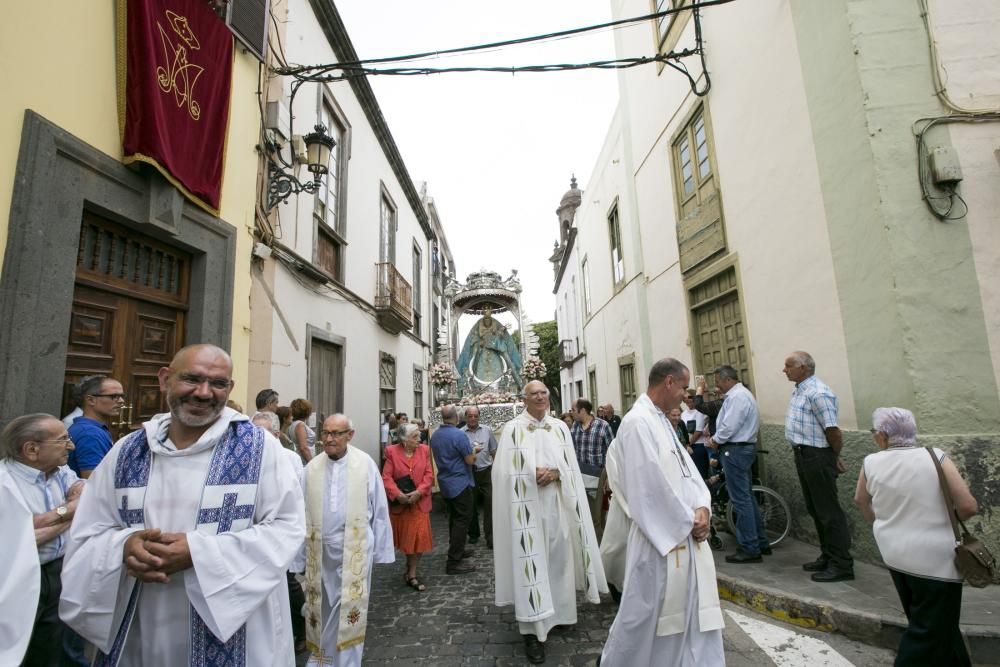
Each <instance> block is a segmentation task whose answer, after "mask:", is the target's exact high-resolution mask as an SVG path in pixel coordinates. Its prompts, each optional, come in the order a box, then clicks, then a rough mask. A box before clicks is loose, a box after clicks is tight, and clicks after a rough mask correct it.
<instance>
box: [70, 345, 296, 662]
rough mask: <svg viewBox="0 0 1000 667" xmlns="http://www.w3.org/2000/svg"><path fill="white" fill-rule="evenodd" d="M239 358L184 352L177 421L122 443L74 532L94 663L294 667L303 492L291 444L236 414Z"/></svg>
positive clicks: (78, 600)
mask: <svg viewBox="0 0 1000 667" xmlns="http://www.w3.org/2000/svg"><path fill="white" fill-rule="evenodd" d="M232 369H233V368H232V360H231V359H230V358H229V355H228V354H227V353H226V352H225V351H224V350H222V349H220V348H218V347H215V346H213V345H192V346H189V347H186V348H183V349H181V350H180V351H179V352H178V353H177V354H176V356H175V357H174V359H173V361H171V363H170V366H169V368H161V369H160V371H159V381H160V390H161V392H163V393H164V394H165V395H166V399H167V405H168V406H169V408H170V412H169V413H167V414H161V415H156V416H155V417H153V418H152V419H151V420H150V421H148V422H146V423H145V424H143V427H142V428H141V429H139V430H138V431H135V432H133V433H132V434H130V435H128V436H126V437H124V438H122V439H121V440H119V441H118V442H117V443H116V444H115V446H114V447H113V448H112V450H111V451H110V452H109V453H108V455H107V456H106V457H105V458H104V460H103V461H101V463H100V464H99V465H98V466H97V469H96V470H95V471H94V474H93V475H92V476H91V478H90V479H89V480H87V488H86V492H85V493H84V494H83V496H82V497H81V499H80V506H79V508H78V509H77V514H76V519H75V520H74V521H73V527H72V529H71V530H70V534H69V535H70V539H69V545H68V547H67V550H66V561H65V563H64V565H63V590H62V599H61V603H60V605H59V613H60V616H61V617H62V619H63V620H64V621H65V622H66V623H67V624H69V625H70V626H71V627H72V628H73V629H74V630H76V631H77V632H78V633H80V634H81V635H82V636H83V637H85V638H86V639H88V640H90V641H91V642H93V643H94V644H95V645H96V646H97V649H98V651H99V654H98V656H97V658H96V660H95V662H94V664H95V665H135V666H137V667H138V666H141V667H161V666H162V667H183V666H185V665H231V666H239V665H261V666H265V665H266V666H268V667H271V666H272V665H294V664H295V655H294V645H293V640H292V629H291V620H290V615H289V608H288V590H287V587H286V583H285V581H286V580H285V570H286V568H287V566H288V564H289V563H290V562H291V560H292V558H293V557H294V556H295V554H296V553H297V552H298V550H299V546H300V545H301V543H302V539H303V537H304V534H305V531H304V524H305V518H304V510H303V504H302V492H301V489H300V487H298V485H297V484H296V478H295V475H294V474H293V472H292V469H291V466H290V465H289V462H288V460H287V458H286V457H285V456H284V454H283V453H282V451H281V449H282V448H281V445H280V444H279V443H278V441H277V440H276V439H275V438H274V437H273V436H271V435H270V434H269V433H266V432H265V431H264V430H263V429H261V428H260V427H257V426H253V425H252V424H251V423H250V421H249V420H248V419H247V418H246V416H244V415H241V414H239V413H238V412H236V411H234V410H231V409H229V408H227V407H225V405H226V400H227V399H228V398H229V393H230V391H231V390H232V387H233V382H232Z"/></svg>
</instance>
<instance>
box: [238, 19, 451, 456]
mask: <svg viewBox="0 0 1000 667" xmlns="http://www.w3.org/2000/svg"><path fill="white" fill-rule="evenodd" d="M274 10H275V12H277V13H279V15H278V18H279V21H278V24H279V25H280V26H281V27H282V28H283V32H284V34H283V35H281V40H280V43H281V44H283V46H284V49H285V51H284V53H283V57H284V61H285V62H295V63H309V64H319V63H332V62H344V61H350V60H357V53H356V52H355V51H354V48H353V46H352V45H351V42H350V39H349V38H348V36H347V32H346V28H345V26H344V25H343V23H342V21H341V19H340V16H339V14H338V13H337V11H336V8H335V6H334V5H333V3H331V2H327V1H325V0H290V1H289V2H287V3H283V4H276V5H275V6H274ZM281 13H284V15H283V16H282V15H281ZM272 44H277V41H276V40H272ZM291 81H292V80H291V78H289V77H274V78H273V79H272V80H271V86H270V87H269V89H268V91H267V95H266V97H267V102H269V103H270V105H269V106H268V111H269V113H268V114H267V122H268V123H269V127H268V128H267V129H266V130H265V133H266V135H267V136H268V137H274V136H275V135H276V133H281V134H282V135H283V136H285V137H287V136H290V135H291V134H295V135H300V134H304V133H306V132H309V131H311V130H312V128H313V126H314V125H315V124H316V123H322V124H323V125H324V126H326V127H327V128H328V131H329V133H330V134H331V135H332V136H333V138H334V139H335V141H336V142H337V145H336V147H335V148H334V149H333V154H332V157H331V163H330V164H331V166H330V173H329V174H328V175H327V177H326V179H325V180H324V182H323V185H322V186H321V187H320V189H319V191H318V192H316V193H314V194H309V193H303V194H299V195H297V196H292V197H290V198H289V200H288V202H287V203H285V204H280V205H278V206H277V207H276V208H275V210H274V211H272V212H271V214H270V215H269V216H268V219H267V224H260V223H258V230H257V236H258V238H259V241H260V244H259V245H258V249H259V251H260V252H259V253H258V257H257V258H256V259H255V263H254V268H253V278H254V283H253V291H252V296H251V310H252V329H253V330H252V337H251V340H252V342H251V358H250V383H251V385H252V387H251V391H250V394H249V395H250V397H251V399H252V397H253V395H254V394H255V393H256V391H257V390H259V389H262V388H265V387H270V388H273V389H275V390H276V391H278V393H279V395H280V396H281V403H282V404H286V405H287V404H288V403H290V402H291V401H292V399H294V398H307V399H308V400H309V401H310V402H311V403H312V404H313V407H314V410H315V420H316V421H317V423H318V422H319V420H321V419H322V418H323V417H325V416H328V415H330V414H333V413H335V412H343V413H345V414H347V415H348V416H349V417H350V418H351V419H352V420H353V422H354V427H355V430H356V432H357V433H356V435H355V438H354V441H353V444H354V445H356V446H358V447H359V448H361V449H363V450H365V451H367V452H368V453H369V454H371V455H372V456H373V457H375V459H376V460H378V455H379V445H378V443H379V425H380V414H382V413H383V412H384V411H385V410H387V409H391V410H393V411H394V412H405V413H407V414H408V415H409V416H410V418H411V419H419V418H423V417H425V416H426V414H427V411H428V408H429V406H430V404H431V396H430V393H429V390H428V387H429V385H428V376H427V368H428V367H429V365H430V363H431V362H432V357H431V354H432V352H431V343H432V340H433V336H434V332H435V324H434V322H433V319H434V313H435V308H434V305H435V303H436V300H435V299H436V293H435V291H434V288H433V285H434V281H435V280H436V279H439V276H438V277H437V278H435V274H434V259H435V254H436V253H439V254H440V248H444V249H445V251H447V243H446V242H445V241H444V238H443V234H444V232H443V229H442V228H441V224H440V221H439V220H438V219H437V216H436V209H435V208H434V206H433V203H432V199H431V198H430V197H428V196H427V193H426V187H424V190H423V192H420V191H418V190H417V188H416V187H415V186H414V183H413V182H412V180H411V179H410V176H409V174H408V173H407V170H406V166H405V164H404V163H403V160H402V157H401V155H400V154H399V151H398V148H397V147H396V144H395V142H394V140H393V138H392V135H391V133H390V132H389V129H388V127H387V126H386V124H385V120H384V118H383V116H382V113H381V111H380V109H379V107H378V103H377V101H376V99H375V97H374V94H373V93H372V90H371V88H370V86H369V84H368V82H367V80H366V79H364V78H352V79H350V80H348V81H337V82H330V83H314V82H308V83H304V84H303V85H301V87H300V88H299V89H298V90H297V92H296V94H295V96H294V101H290V98H291V95H290V92H291V89H290V85H291ZM289 105H291V108H290V109H289ZM289 112H290V114H291V117H292V123H293V128H292V129H291V130H290V131H289V130H288V129H287V128H288V118H289ZM302 173H303V174H305V176H304V177H306V178H307V177H308V174H307V173H306V172H305V170H304V169H303V172H302ZM432 217H433V226H432ZM445 256H446V257H447V259H446V263H447V264H451V257H450V253H447V252H445ZM438 267H440V260H439V262H438Z"/></svg>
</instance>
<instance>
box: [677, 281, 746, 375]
mask: <svg viewBox="0 0 1000 667" xmlns="http://www.w3.org/2000/svg"><path fill="white" fill-rule="evenodd" d="M691 297H692V298H691V301H692V305H693V315H694V322H695V327H696V328H697V336H696V340H697V344H698V350H697V352H698V356H697V359H698V368H697V372H698V373H701V374H704V375H705V376H706V379H707V380H708V382H709V384H711V383H712V374H713V372H714V371H715V369H716V368H718V367H719V366H721V365H723V364H729V365H731V366H732V367H733V368H735V369H736V370H737V371H738V372H739V374H740V381H741V382H743V384H744V385H745V386H746V387H747V388H748V389H750V390H751V391H753V378H752V377H751V376H750V356H749V351H748V350H747V343H746V336H745V334H744V327H743V316H742V309H741V308H740V299H739V293H738V291H737V288H736V273H735V271H734V270H733V269H730V270H728V271H726V272H724V273H722V274H721V275H719V276H716V277H714V278H712V279H711V280H709V281H707V282H705V283H702V284H701V285H699V286H698V287H696V288H695V289H693V290H692V291H691Z"/></svg>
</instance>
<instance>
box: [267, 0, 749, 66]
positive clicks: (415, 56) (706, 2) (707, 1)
mask: <svg viewBox="0 0 1000 667" xmlns="http://www.w3.org/2000/svg"><path fill="white" fill-rule="evenodd" d="M730 2H734V0H702V2H698V3H692V4H688V5H684V6H682V7H677V8H673V9H665V10H663V11H661V12H654V13H652V14H646V15H644V16H636V17H632V18H627V19H618V20H617V21H608V22H606V23H599V24H596V25H590V26H584V27H582V28H571V29H569V30H560V31H557V32H550V33H545V34H543V35H534V36H531V37H520V38H517V39H508V40H502V41H498V42H490V43H488V44H477V45H474V46H462V47H457V48H452V49H441V50H437V51H424V52H422V53H411V54H409V55H403V56H388V57H384V58H369V59H362V60H355V61H345V62H342V63H329V64H323V65H294V66H289V67H281V68H276V69H275V72H276V73H278V74H283V75H292V76H298V75H303V74H305V76H307V77H308V76H309V75H308V74H307V73H309V72H328V71H332V70H338V69H339V70H345V69H350V68H356V67H361V66H364V65H376V64H383V63H393V62H405V61H408V60H419V59H422V58H429V57H434V56H442V55H449V54H456V53H471V52H475V51H482V50H486V49H497V48H499V47H504V46H514V45H518V44H528V43H531V42H539V41H544V40H549V39H556V38H562V37H568V36H571V35H579V34H582V33H586V32H591V31H594V30H603V29H606V28H617V27H620V26H625V25H630V24H634V23H641V22H644V21H650V20H655V19H658V18H661V17H664V16H670V15H671V14H679V13H681V12H685V11H692V12H694V13H695V15H697V13H698V10H699V9H702V8H704V7H714V6H718V5H725V4H729V3H730ZM381 71H384V70H375V71H373V73H377V72H381ZM448 71H452V70H448ZM473 71H483V70H473ZM486 71H497V70H486ZM502 71H509V69H505V70H502Z"/></svg>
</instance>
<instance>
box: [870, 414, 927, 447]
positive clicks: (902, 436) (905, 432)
mask: <svg viewBox="0 0 1000 667" xmlns="http://www.w3.org/2000/svg"><path fill="white" fill-rule="evenodd" d="M872 426H874V427H875V430H876V431H880V432H881V433H885V434H886V436H887V437H888V439H889V445H890V446H891V445H903V446H913V445H916V444H917V420H916V419H915V418H914V416H913V413H912V412H910V411H909V410H907V409H906V408H877V409H876V410H875V412H873V413H872Z"/></svg>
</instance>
